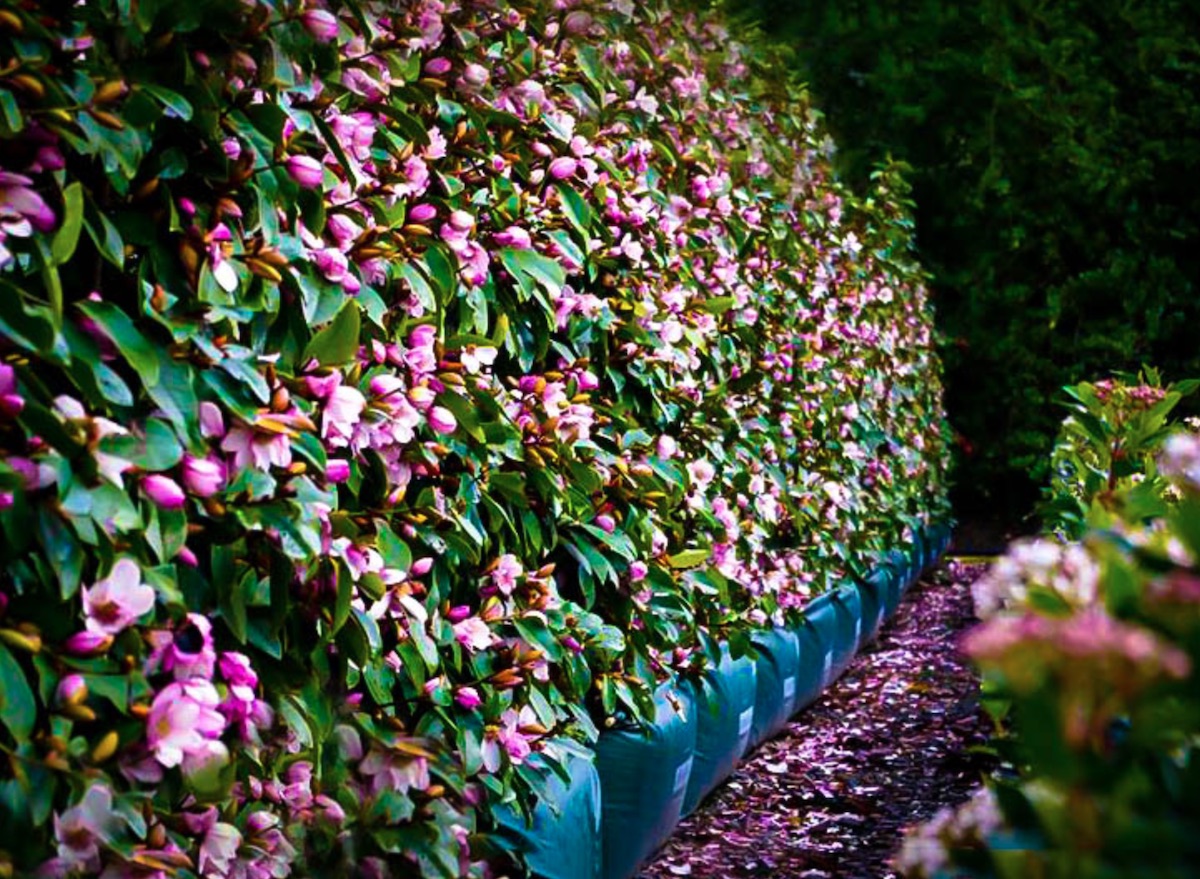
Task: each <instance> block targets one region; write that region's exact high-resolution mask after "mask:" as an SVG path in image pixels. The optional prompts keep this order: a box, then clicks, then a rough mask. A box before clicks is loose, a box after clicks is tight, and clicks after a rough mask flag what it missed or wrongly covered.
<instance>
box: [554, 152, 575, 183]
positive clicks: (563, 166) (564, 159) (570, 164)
mask: <svg viewBox="0 0 1200 879" xmlns="http://www.w3.org/2000/svg"><path fill="white" fill-rule="evenodd" d="M578 168H579V163H578V162H577V161H575V159H573V158H571V157H570V156H560V157H559V158H557V159H555V160H554V161H553V162H551V163H550V176H551V177H553V178H554V179H555V180H566V179H567V178H568V177H573V176H574V175H575V171H576V170H577V169H578Z"/></svg>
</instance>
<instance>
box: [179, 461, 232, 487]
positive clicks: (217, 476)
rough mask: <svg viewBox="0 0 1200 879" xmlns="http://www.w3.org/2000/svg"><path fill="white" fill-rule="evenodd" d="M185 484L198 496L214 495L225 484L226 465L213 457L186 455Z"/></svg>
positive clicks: (184, 463) (184, 467) (184, 464)
mask: <svg viewBox="0 0 1200 879" xmlns="http://www.w3.org/2000/svg"><path fill="white" fill-rule="evenodd" d="M183 484H184V486H186V487H187V490H188V491H189V492H190V493H191V494H194V495H196V497H212V496H213V495H214V494H216V493H217V492H218V491H220V490H221V489H222V487H224V485H225V467H224V465H223V464H222V463H221V462H220V461H214V460H213V459H212V458H196V457H194V456H192V455H184V456H183Z"/></svg>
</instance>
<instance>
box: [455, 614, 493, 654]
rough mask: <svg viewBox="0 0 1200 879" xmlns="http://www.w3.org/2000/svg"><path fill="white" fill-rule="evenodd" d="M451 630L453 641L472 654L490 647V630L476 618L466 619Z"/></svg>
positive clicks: (491, 638)
mask: <svg viewBox="0 0 1200 879" xmlns="http://www.w3.org/2000/svg"><path fill="white" fill-rule="evenodd" d="M453 628H454V638H455V640H456V641H458V643H459V644H461V645H462V646H464V647H466V648H467V649H468V650H470V651H471V652H472V653H474V652H475V651H478V650H487V649H488V648H489V647H491V646H492V641H493V635H492V630H491V629H490V628H489V627H488V624H487V623H485V622H484V621H483V620H482V619H480V618H479V617H477V616H471V617H467V618H466V619H465V620H463V621H462V622H459V623H455V624H454V626H453Z"/></svg>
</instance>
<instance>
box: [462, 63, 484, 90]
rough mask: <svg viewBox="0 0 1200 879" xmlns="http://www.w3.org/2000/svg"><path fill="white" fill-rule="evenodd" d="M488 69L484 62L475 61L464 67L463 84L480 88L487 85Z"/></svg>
mask: <svg viewBox="0 0 1200 879" xmlns="http://www.w3.org/2000/svg"><path fill="white" fill-rule="evenodd" d="M488 77H489V74H488V70H487V68H486V67H484V66H483V65H482V64H476V63H474V62H472V63H470V64H468V65H467V66H466V67H464V68H463V75H462V80H461V82H462V84H463V85H464V86H466V87H467V88H472V89H478V88H483V86H485V85H487V81H488Z"/></svg>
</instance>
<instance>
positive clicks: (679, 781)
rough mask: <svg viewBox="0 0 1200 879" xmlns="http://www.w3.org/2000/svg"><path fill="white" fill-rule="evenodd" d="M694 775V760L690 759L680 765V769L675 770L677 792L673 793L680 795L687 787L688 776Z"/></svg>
mask: <svg viewBox="0 0 1200 879" xmlns="http://www.w3.org/2000/svg"><path fill="white" fill-rule="evenodd" d="M691 774H692V758H691V757H688V758H687V759H686V760H684V761H683V762H682V763H680V764H679V768H678V769H676V770H675V790H674V791H673V793H675V794H678V793H680V792H681V791H682V790H683V789H684V788H686V787H687V783H688V776H689V775H691Z"/></svg>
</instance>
